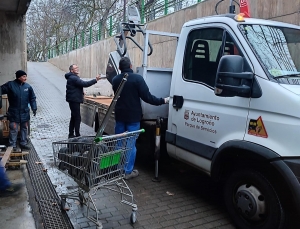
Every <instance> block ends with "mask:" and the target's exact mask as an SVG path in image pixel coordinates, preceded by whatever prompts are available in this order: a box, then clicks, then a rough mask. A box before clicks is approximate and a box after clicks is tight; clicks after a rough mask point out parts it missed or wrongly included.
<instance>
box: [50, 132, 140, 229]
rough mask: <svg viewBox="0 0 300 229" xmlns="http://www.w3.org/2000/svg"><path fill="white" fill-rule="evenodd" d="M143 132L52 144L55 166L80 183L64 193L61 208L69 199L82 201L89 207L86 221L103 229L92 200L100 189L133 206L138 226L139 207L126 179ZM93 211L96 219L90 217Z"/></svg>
mask: <svg viewBox="0 0 300 229" xmlns="http://www.w3.org/2000/svg"><path fill="white" fill-rule="evenodd" d="M142 132H144V130H143V129H141V130H138V131H132V132H125V133H122V134H117V135H110V136H104V137H100V138H98V142H96V141H95V137H77V138H72V139H68V140H64V141H58V142H53V143H52V146H53V153H54V165H55V166H56V167H57V168H58V169H59V170H60V171H62V172H63V173H65V174H66V175H68V176H70V177H71V178H73V179H74V181H75V182H76V183H77V184H78V189H76V190H75V191H73V192H70V193H67V194H62V195H60V197H61V209H62V210H66V199H67V198H69V199H76V200H79V201H80V203H81V204H84V205H86V206H87V218H88V219H89V220H91V221H92V222H94V223H95V224H96V225H97V229H101V228H102V224H101V222H100V221H99V216H98V210H97V207H96V204H95V202H94V200H93V198H92V196H93V195H94V194H96V192H97V190H98V189H100V188H106V189H109V190H111V191H114V192H118V193H120V194H121V201H120V202H121V203H123V204H127V205H129V206H131V207H132V213H131V215H130V222H131V223H135V222H136V219H137V216H136V211H137V205H136V204H135V203H134V199H133V194H132V192H131V190H130V188H129V187H128V185H127V183H126V182H125V180H124V179H123V178H124V177H125V170H124V168H125V167H126V166H127V163H128V156H129V154H130V152H131V150H132V149H133V148H134V147H135V140H136V139H137V138H138V136H139V134H140V133H142ZM90 210H93V211H94V212H95V213H96V216H90Z"/></svg>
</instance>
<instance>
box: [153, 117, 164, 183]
mask: <svg viewBox="0 0 300 229" xmlns="http://www.w3.org/2000/svg"><path fill="white" fill-rule="evenodd" d="M161 122H162V120H161V118H160V117H157V119H156V125H155V152H154V159H155V176H154V178H153V179H152V181H154V182H161V180H160V179H159V178H158V160H159V157H160V136H161V134H160V133H161V132H160V129H161Z"/></svg>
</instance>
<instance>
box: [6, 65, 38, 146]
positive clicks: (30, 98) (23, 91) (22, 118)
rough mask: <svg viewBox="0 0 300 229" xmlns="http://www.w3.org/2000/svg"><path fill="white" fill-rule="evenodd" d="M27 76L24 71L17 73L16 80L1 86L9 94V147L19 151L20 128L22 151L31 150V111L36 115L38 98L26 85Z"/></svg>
mask: <svg viewBox="0 0 300 229" xmlns="http://www.w3.org/2000/svg"><path fill="white" fill-rule="evenodd" d="M26 80H27V74H26V72H24V71H22V70H18V71H17V72H16V79H15V80H13V81H9V82H7V83H5V84H3V85H2V86H1V90H2V94H7V98H8V102H9V107H8V111H7V119H8V120H9V146H12V147H13V150H14V151H17V137H18V129H19V127H20V147H21V149H22V150H30V147H29V146H28V145H27V133H28V122H29V120H30V109H29V106H28V104H30V107H31V109H32V111H33V115H34V116H35V115H36V110H37V107H36V97H35V94H34V91H33V89H32V87H31V86H30V85H29V84H28V83H26Z"/></svg>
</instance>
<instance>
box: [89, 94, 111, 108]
mask: <svg viewBox="0 0 300 229" xmlns="http://www.w3.org/2000/svg"><path fill="white" fill-rule="evenodd" d="M112 99H113V98H112V97H105V96H97V97H92V96H86V97H85V100H89V101H93V102H94V103H100V104H104V105H107V106H109V105H110V104H111V102H112Z"/></svg>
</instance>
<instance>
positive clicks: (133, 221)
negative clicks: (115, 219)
mask: <svg viewBox="0 0 300 229" xmlns="http://www.w3.org/2000/svg"><path fill="white" fill-rule="evenodd" d="M135 222H136V212H135V211H132V213H131V216H130V223H132V224H134V223H135Z"/></svg>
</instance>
